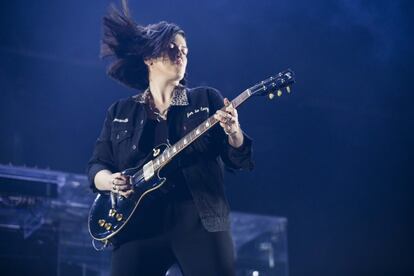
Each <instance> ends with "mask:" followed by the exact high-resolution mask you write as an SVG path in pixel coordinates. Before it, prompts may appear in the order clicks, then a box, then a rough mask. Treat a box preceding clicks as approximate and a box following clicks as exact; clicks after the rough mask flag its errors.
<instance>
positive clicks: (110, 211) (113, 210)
mask: <svg viewBox="0 0 414 276" xmlns="http://www.w3.org/2000/svg"><path fill="white" fill-rule="evenodd" d="M115 214H116V211H115V209H110V210H109V214H108V215H109V216H110V217H113V216H115Z"/></svg>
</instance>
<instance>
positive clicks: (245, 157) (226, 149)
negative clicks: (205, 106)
mask: <svg viewBox="0 0 414 276" xmlns="http://www.w3.org/2000/svg"><path fill="white" fill-rule="evenodd" d="M208 96H209V101H210V107H211V108H212V113H211V114H214V113H215V112H216V111H217V110H218V109H221V108H222V107H223V106H224V98H223V96H222V95H221V94H220V92H219V91H217V90H215V89H211V88H210V89H209V90H208ZM213 131H214V132H215V134H214V136H215V137H217V143H218V146H219V149H220V157H221V159H222V160H223V163H224V164H225V165H226V167H227V168H230V169H236V170H252V169H253V168H254V162H253V150H252V143H253V141H252V139H251V138H250V137H249V136H248V135H247V134H246V133H244V131H243V144H242V145H241V146H240V147H238V148H235V147H233V146H232V145H230V144H229V142H228V137H227V135H226V134H225V133H224V130H223V128H222V127H221V126H220V125H216V126H215V127H214V130H213Z"/></svg>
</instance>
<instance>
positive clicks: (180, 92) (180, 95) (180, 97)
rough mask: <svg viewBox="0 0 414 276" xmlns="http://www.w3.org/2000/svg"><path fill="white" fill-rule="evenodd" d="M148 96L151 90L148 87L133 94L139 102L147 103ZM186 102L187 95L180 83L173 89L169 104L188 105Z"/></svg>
mask: <svg viewBox="0 0 414 276" xmlns="http://www.w3.org/2000/svg"><path fill="white" fill-rule="evenodd" d="M149 97H151V92H150V90H149V88H147V89H145V91H144V92H143V93H140V94H138V95H135V96H133V98H134V99H135V101H137V102H138V103H141V104H146V103H148V99H149ZM188 104H189V103H188V97H187V89H186V88H185V87H184V86H182V85H178V86H176V87H175V88H174V90H173V96H172V99H171V105H172V106H180V105H181V106H183V105H188Z"/></svg>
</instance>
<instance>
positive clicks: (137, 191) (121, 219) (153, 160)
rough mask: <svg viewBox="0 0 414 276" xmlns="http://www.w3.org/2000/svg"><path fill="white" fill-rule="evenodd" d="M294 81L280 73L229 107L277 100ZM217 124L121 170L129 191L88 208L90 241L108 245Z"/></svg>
mask: <svg viewBox="0 0 414 276" xmlns="http://www.w3.org/2000/svg"><path fill="white" fill-rule="evenodd" d="M294 82H295V79H294V73H293V72H292V71H291V70H286V71H283V72H281V73H279V74H277V75H276V76H273V77H270V78H268V79H266V80H264V81H262V82H259V83H258V84H256V85H254V86H252V87H250V88H248V89H246V90H245V91H243V92H242V93H241V94H240V95H239V96H237V97H236V98H235V99H234V100H233V101H232V103H233V106H234V107H235V108H237V107H238V106H240V105H241V104H242V103H243V102H245V101H246V100H247V99H249V98H250V97H251V96H268V97H269V98H270V99H273V98H274V97H275V96H278V97H280V96H281V95H282V93H283V92H282V90H286V91H287V93H290V85H291V84H292V83H294ZM275 94H276V95H275ZM223 108H224V107H223ZM217 123H218V120H216V119H215V118H214V117H213V116H211V117H209V118H208V119H207V120H205V121H204V122H203V123H201V124H200V125H199V126H198V127H196V128H195V129H193V130H192V131H191V132H189V133H188V134H187V135H185V136H184V137H183V138H181V139H180V140H179V141H178V142H177V143H175V144H174V145H172V146H171V145H164V144H163V145H160V146H157V147H156V148H154V149H153V154H151V155H150V156H148V157H147V159H146V161H145V162H144V163H143V164H144V165H143V166H140V167H136V168H131V169H127V170H125V171H123V172H122V174H123V175H125V176H127V177H128V179H129V181H130V184H131V185H132V189H133V193H131V194H130V196H129V197H123V196H120V195H118V194H116V193H112V192H109V191H108V192H103V193H99V194H98V195H97V197H96V199H95V201H94V202H93V204H92V207H91V209H90V213H89V221H88V224H89V225H88V226H89V233H90V234H91V236H92V238H93V239H94V242H95V241H101V242H102V243H103V245H104V246H106V245H108V243H109V242H110V241H111V240H112V239H113V238H114V237H115V236H116V235H117V234H118V233H119V231H121V230H122V228H123V227H124V226H125V225H126V224H127V223H128V221H129V219H130V218H131V216H132V214H133V213H134V212H135V211H136V209H137V207H138V206H139V205H141V203H142V201H143V200H144V198H146V197H148V196H149V195H150V194H152V193H153V192H154V191H157V190H158V189H160V188H161V187H162V185H163V184H164V183H165V181H166V178H165V177H160V170H161V169H162V168H163V167H164V166H165V165H166V164H167V163H169V162H170V161H171V160H172V159H173V158H174V157H175V156H176V155H177V154H178V153H180V152H181V151H182V150H183V149H185V148H186V147H187V146H188V145H190V144H191V143H192V142H193V141H195V140H196V139H197V138H198V137H200V136H201V135H203V133H205V132H206V131H208V130H209V129H210V128H212V127H213V126H214V125H216V124H217Z"/></svg>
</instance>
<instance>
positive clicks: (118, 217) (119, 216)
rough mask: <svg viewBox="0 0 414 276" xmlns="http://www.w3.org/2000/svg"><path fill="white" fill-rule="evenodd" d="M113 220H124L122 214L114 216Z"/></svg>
mask: <svg viewBox="0 0 414 276" xmlns="http://www.w3.org/2000/svg"><path fill="white" fill-rule="evenodd" d="M115 218H116V220H117V221H121V220H122V219H123V218H124V216H123V215H122V214H119V213H118V214H116V215H115Z"/></svg>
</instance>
